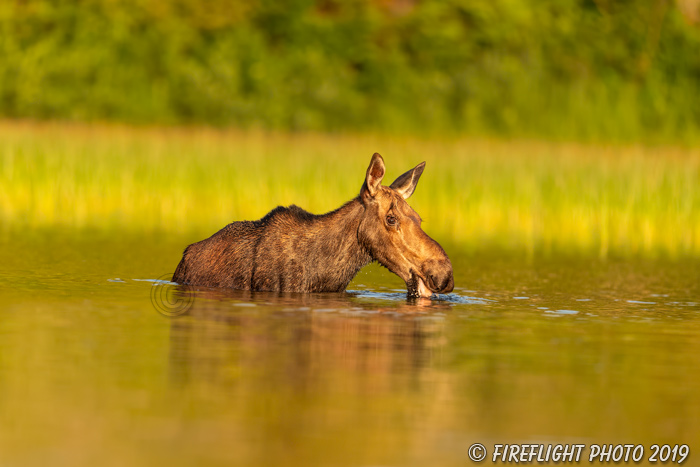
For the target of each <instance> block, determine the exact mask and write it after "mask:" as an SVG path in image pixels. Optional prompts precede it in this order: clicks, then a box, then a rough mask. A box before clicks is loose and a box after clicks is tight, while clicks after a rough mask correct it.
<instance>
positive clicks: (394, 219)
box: [386, 215, 396, 225]
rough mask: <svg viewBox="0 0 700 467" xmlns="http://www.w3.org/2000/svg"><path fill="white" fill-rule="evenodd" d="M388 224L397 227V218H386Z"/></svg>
mask: <svg viewBox="0 0 700 467" xmlns="http://www.w3.org/2000/svg"><path fill="white" fill-rule="evenodd" d="M386 223H387V224H389V225H396V218H395V217H394V216H391V215H389V216H386Z"/></svg>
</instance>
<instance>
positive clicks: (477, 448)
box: [469, 443, 486, 462]
mask: <svg viewBox="0 0 700 467" xmlns="http://www.w3.org/2000/svg"><path fill="white" fill-rule="evenodd" d="M469 458H470V459H471V460H473V461H474V462H481V461H483V460H484V459H486V448H485V447H484V445H483V444H481V443H474V444H472V445H471V446H469Z"/></svg>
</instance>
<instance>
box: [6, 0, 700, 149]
mask: <svg viewBox="0 0 700 467" xmlns="http://www.w3.org/2000/svg"><path fill="white" fill-rule="evenodd" d="M0 56H1V57H2V59H0V114H2V115H4V116H7V117H30V118H42V119H43V118H63V119H78V120H96V119H99V120H118V121H127V122H137V123H139V122H144V123H145V122H158V123H210V124H217V125H236V126H243V127H247V126H256V127H266V128H279V129H292V130H296V129H310V130H323V131H328V130H331V131H333V130H341V129H359V130H368V129H369V130H381V131H390V132H409V131H410V132H415V131H419V132H426V133H441V134H444V133H448V134H449V133H456V132H460V133H464V132H467V133H476V134H484V133H486V134H489V133H497V134H506V135H519V136H529V135H536V136H548V137H564V138H583V139H600V138H605V139H623V140H624V139H637V138H643V139H664V140H669V139H683V140H685V139H690V138H692V135H693V134H694V133H697V131H698V129H700V105H698V104H697V97H698V95H699V91H700V30H699V28H698V26H697V25H696V24H693V15H692V14H689V13H687V12H686V14H685V15H684V14H682V13H681V10H680V9H679V8H678V7H677V4H676V3H671V2H669V1H663V0H640V1H631V0H627V1H612V0H596V1H591V0H579V1H574V0H539V1H537V2H534V1H525V0H494V1H488V2H485V1H481V0H448V1H423V2H419V1H415V0H384V1H380V0H373V1H369V0H355V1H340V0H324V1H312V0H290V1H286V2H279V1H272V0H257V1H252V0H249V1H245V2H240V1H234V0H216V1H207V2H203V1H200V0H159V1H158V2H153V1H150V0H82V1H75V0H72V1H68V0H62V1H58V0H3V1H2V2H1V3H0Z"/></svg>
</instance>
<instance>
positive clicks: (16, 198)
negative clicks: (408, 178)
mask: <svg viewBox="0 0 700 467" xmlns="http://www.w3.org/2000/svg"><path fill="white" fill-rule="evenodd" d="M375 151H377V152H380V153H381V154H382V155H383V156H384V157H385V160H386V163H387V170H388V173H387V179H386V180H385V184H389V183H390V182H391V181H392V180H393V178H395V177H396V176H398V175H399V174H401V173H402V172H403V171H405V170H407V169H408V168H410V167H412V166H414V165H415V164H417V163H418V162H421V161H423V160H425V161H427V167H426V171H425V173H424V175H423V178H422V179H421V183H420V185H419V187H418V189H417V191H416V194H414V196H413V198H412V199H411V204H412V206H413V207H414V208H415V209H416V210H417V211H418V212H419V213H420V214H421V216H422V217H423V218H424V219H425V224H424V228H425V230H426V231H427V232H428V233H429V234H431V235H432V236H434V237H435V238H439V239H441V240H442V241H445V242H448V243H451V244H454V245H459V247H460V248H462V249H463V250H464V251H467V252H468V251H478V250H479V249H480V248H485V247H489V248H492V247H495V248H501V249H505V250H513V251H520V252H525V253H526V254H528V255H535V254H538V253H545V254H546V253H553V254H555V253H557V252H570V253H575V254H585V255H592V256H596V257H600V258H606V257H609V256H658V255H663V256H670V257H681V256H693V257H695V256H700V183H698V182H700V150H699V149H697V148H676V147H642V146H619V145H614V146H613V145H611V146H602V145H581V144H570V143H547V142H539V141H504V140H488V139H465V140H460V139H451V140H449V139H442V140H439V141H430V140H425V139H420V138H411V137H396V136H390V137H385V136H382V135H376V134H339V135H327V134H314V133H295V134H290V133H280V132H256V131H251V132H242V131H237V130H216V129H207V128H164V127H148V128H144V127H140V128H132V127H128V126H123V125H85V124H63V123H35V122H12V121H2V122H0V222H1V223H2V226H3V229H15V228H17V229H39V228H52V227H68V228H96V229H105V230H114V231H118V230H130V231H135V232H139V231H142V232H152V231H156V230H157V231H162V232H170V233H173V234H190V233H191V234H192V235H209V234H210V233H212V232H214V231H215V230H217V229H218V228H220V227H222V226H223V225H225V224H226V223H228V222H231V221H234V220H242V219H257V218H260V217H261V216H263V215H264V214H265V213H266V212H268V211H269V210H270V209H272V208H273V207H275V206H277V205H289V204H297V205H299V206H301V207H303V208H304V209H307V210H309V211H311V212H314V213H322V212H327V211H329V210H332V209H334V208H336V207H338V206H339V205H340V204H341V203H343V202H345V201H347V200H349V199H350V198H352V197H354V196H355V195H356V194H357V192H358V191H359V187H360V185H361V183H362V177H363V176H364V171H365V169H366V166H367V163H368V161H369V158H370V156H371V154H372V153H373V152H375Z"/></svg>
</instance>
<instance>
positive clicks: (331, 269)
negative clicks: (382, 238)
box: [307, 198, 372, 289]
mask: <svg viewBox="0 0 700 467" xmlns="http://www.w3.org/2000/svg"><path fill="white" fill-rule="evenodd" d="M364 210H365V208H364V206H363V205H362V203H361V202H360V200H359V198H355V199H353V200H352V201H349V202H347V203H345V204H344V205H343V206H341V207H340V208H338V209H336V210H335V211H332V212H329V213H327V214H323V215H321V216H316V218H315V222H314V224H315V225H314V228H313V231H314V233H315V235H313V236H312V239H311V242H310V244H309V246H310V247H311V250H312V251H308V252H307V253H308V254H309V256H310V258H311V259H313V260H314V262H315V263H316V264H317V265H318V266H317V267H318V268H319V270H318V271H317V272H318V273H319V275H320V276H322V277H324V278H325V281H327V285H328V286H329V288H342V289H344V288H345V287H346V286H347V285H348V284H349V283H350V281H351V280H352V278H353V277H355V275H356V274H357V273H358V272H359V271H360V269H362V267H364V266H366V265H367V264H369V263H370V262H371V261H372V256H371V254H370V253H369V251H368V250H367V248H366V247H365V246H364V245H362V244H360V242H359V240H358V229H359V226H360V222H361V221H362V215H363V213H364ZM331 284H332V285H331Z"/></svg>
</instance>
